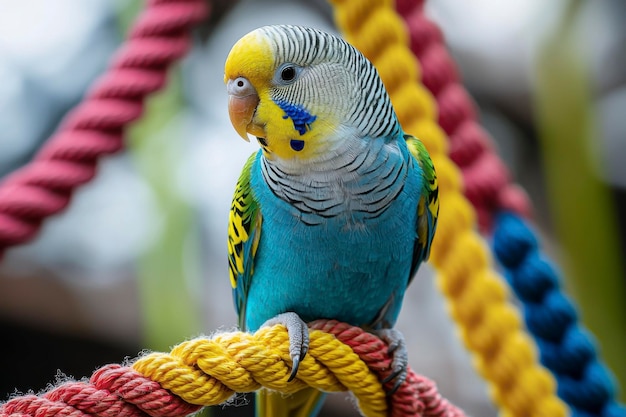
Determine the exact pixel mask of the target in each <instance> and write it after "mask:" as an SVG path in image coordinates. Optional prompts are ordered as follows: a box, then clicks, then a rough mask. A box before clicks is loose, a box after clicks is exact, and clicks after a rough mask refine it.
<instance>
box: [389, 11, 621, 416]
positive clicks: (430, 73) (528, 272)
mask: <svg viewBox="0 0 626 417" xmlns="http://www.w3.org/2000/svg"><path fill="white" fill-rule="evenodd" d="M421 6H422V5H421V4H415V3H414V2H410V1H406V0H402V1H398V2H397V4H396V7H397V9H398V11H399V12H400V13H402V14H403V17H404V19H405V23H406V25H407V27H408V29H409V32H410V39H411V49H412V51H413V52H414V54H415V56H416V57H417V58H418V59H419V61H420V64H421V65H422V71H423V72H422V77H423V82H424V85H425V86H426V87H427V88H428V89H429V90H430V91H431V92H432V93H433V94H434V95H435V96H436V98H437V102H438V104H439V107H440V112H441V113H440V116H439V121H440V123H441V124H442V126H444V129H445V130H446V131H447V132H449V133H450V143H451V145H450V146H451V149H450V157H451V158H452V159H453V160H454V161H455V162H456V163H457V165H459V166H460V167H461V171H462V172H463V174H464V175H463V176H464V179H465V182H466V186H467V189H466V195H467V196H468V197H469V199H470V201H472V202H473V203H474V206H475V207H476V209H477V210H478V212H479V213H481V212H482V213H483V219H484V221H483V223H485V224H491V221H492V216H494V215H495V214H496V213H497V212H498V211H500V210H504V211H507V210H508V209H512V208H513V205H514V204H517V205H518V206H519V207H520V209H519V210H514V211H515V212H508V213H507V214H503V215H501V216H497V217H496V221H495V222H494V224H493V226H494V229H493V233H494V240H493V250H494V253H495V254H496V258H497V259H498V261H499V262H500V263H501V264H502V265H503V266H504V268H505V269H506V276H507V279H508V280H509V282H510V284H511V286H512V287H513V289H514V291H515V293H516V295H517V297H518V299H519V300H520V301H522V303H523V304H524V311H525V315H524V317H525V322H526V325H527V327H528V329H529V331H530V333H531V334H532V335H533V337H534V338H535V340H536V342H537V344H538V346H539V349H540V356H541V362H542V363H543V364H544V365H545V366H546V367H547V368H548V369H549V370H550V371H552V372H553V374H554V375H555V376H556V377H557V382H558V394H559V396H560V397H561V398H562V399H563V400H564V401H566V402H567V403H568V404H569V405H570V407H571V408H572V412H573V413H574V415H595V416H617V415H622V416H624V415H626V410H625V409H624V408H623V406H621V405H619V404H617V403H616V400H615V396H616V391H617V387H616V386H615V385H614V384H615V382H614V380H613V379H612V377H611V375H610V371H609V370H608V369H606V367H605V366H604V365H603V364H602V363H601V361H600V360H599V359H598V355H597V352H596V349H595V346H594V342H593V341H592V339H591V336H590V335H588V333H587V331H586V330H585V329H584V328H583V327H582V326H581V325H580V324H579V323H578V317H577V313H576V309H575V306H574V305H573V304H572V302H571V301H570V300H569V299H567V298H566V297H565V295H563V294H562V292H561V289H560V278H559V277H558V271H556V270H555V268H554V267H553V266H552V265H551V262H550V261H549V259H548V257H547V256H546V255H545V254H543V253H541V248H540V247H539V245H538V238H537V237H536V235H535V234H534V233H533V231H532V230H531V229H530V228H529V227H528V226H527V225H526V224H525V222H524V220H523V219H522V218H521V216H520V214H525V213H528V212H529V211H530V210H529V209H527V208H528V205H529V202H528V200H527V199H526V198H525V196H524V194H519V195H516V191H515V189H516V188H517V186H516V185H512V184H510V183H509V182H508V181H507V178H508V173H506V172H500V173H499V170H500V168H498V167H499V166H503V164H502V163H492V162H494V161H495V159H496V158H497V155H496V153H495V151H494V149H493V147H492V145H491V140H490V139H489V138H488V136H487V134H486V133H485V132H484V130H482V129H480V127H479V126H478V122H477V121H476V117H475V113H476V111H475V108H474V105H473V103H472V102H471V100H470V99H469V96H468V95H467V93H466V92H465V91H463V87H462V85H461V83H460V81H459V76H458V72H457V69H456V67H455V64H454V61H453V60H452V58H451V57H450V55H449V53H448V52H447V49H446V47H445V43H444V39H443V36H442V33H441V31H440V30H439V28H438V27H437V25H436V24H435V23H434V22H432V21H430V20H429V19H428V18H427V17H426V16H425V15H424V12H423V10H422V7H421ZM459 115H462V116H464V117H458V116H459ZM468 132H469V133H468ZM485 161H486V162H485ZM481 172H482V175H481V174H480V173H481ZM475 174H477V175H475ZM498 177H500V178H499V179H498ZM472 188H474V189H475V190H474V191H472ZM476 190H478V191H476ZM481 190H482V191H481ZM479 191H480V192H479ZM481 192H483V193H484V194H485V195H486V196H485V197H480V194H481ZM473 196H474V197H473ZM476 196H479V197H476ZM486 201H487V202H490V203H485V202H486ZM507 201H508V202H507ZM515 201H517V203H515ZM477 203H478V204H477ZM479 218H480V214H479ZM581 413H582V414H581ZM584 413H590V414H584ZM620 413H621V414H620Z"/></svg>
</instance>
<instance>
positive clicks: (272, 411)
mask: <svg viewBox="0 0 626 417" xmlns="http://www.w3.org/2000/svg"><path fill="white" fill-rule="evenodd" d="M325 398H326V394H324V393H323V392H321V391H318V390H316V389H314V388H305V389H303V390H301V391H298V392H296V393H294V394H291V395H288V396H287V395H285V394H281V393H279V392H272V391H268V390H266V389H261V390H260V391H258V392H257V393H256V417H315V416H317V414H318V413H319V411H320V409H321V408H322V404H323V403H324V399H325Z"/></svg>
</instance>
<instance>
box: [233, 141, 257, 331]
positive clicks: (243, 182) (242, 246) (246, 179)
mask: <svg viewBox="0 0 626 417" xmlns="http://www.w3.org/2000/svg"><path fill="white" fill-rule="evenodd" d="M255 159H256V153H255V154H253V155H252V156H250V158H248V161H247V162H246V164H245V165H244V167H243V170H242V172H241V175H240V176H239V180H238V181H237V186H236V187H235V195H234V196H233V201H232V204H231V206H230V215H229V219H228V269H229V275H230V284H231V285H232V287H233V298H234V301H235V307H236V308H237V314H238V315H239V324H240V326H241V325H242V324H243V323H244V322H245V299H246V296H247V293H248V287H249V285H250V280H251V279H252V273H253V260H254V255H255V254H256V250H257V248H258V245H259V239H260V237H261V223H262V219H261V213H260V211H259V204H258V202H257V201H256V199H255V198H254V195H253V194H252V186H251V184H250V178H251V172H252V166H253V164H254V161H255Z"/></svg>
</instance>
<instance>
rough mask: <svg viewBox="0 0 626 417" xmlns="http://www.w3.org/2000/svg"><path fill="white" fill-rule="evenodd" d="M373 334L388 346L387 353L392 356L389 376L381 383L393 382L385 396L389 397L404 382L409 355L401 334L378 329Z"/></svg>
mask: <svg viewBox="0 0 626 417" xmlns="http://www.w3.org/2000/svg"><path fill="white" fill-rule="evenodd" d="M373 333H374V334H376V335H377V336H378V337H379V338H380V339H381V340H382V341H384V342H385V343H387V345H388V346H389V350H388V351H387V353H388V354H389V355H391V356H393V357H392V359H391V374H389V376H387V377H386V378H385V379H383V380H382V381H381V382H382V383H383V385H385V384H386V383H388V382H390V381H394V380H395V382H394V384H393V387H392V388H391V389H390V390H389V391H387V396H391V395H393V394H394V393H395V392H396V391H397V390H398V388H400V385H402V384H403V383H404V381H405V380H406V376H407V372H408V371H407V369H408V366H409V353H408V351H407V348H406V342H405V341H404V336H403V335H402V333H400V331H398V330H396V329H379V330H374V332H373Z"/></svg>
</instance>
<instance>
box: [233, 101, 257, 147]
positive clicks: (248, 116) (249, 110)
mask: <svg viewBox="0 0 626 417" xmlns="http://www.w3.org/2000/svg"><path fill="white" fill-rule="evenodd" d="M257 104H259V96H257V95H256V94H253V95H249V96H246V97H237V96H234V95H231V96H230V97H229V98H228V115H229V116H230V122H231V123H232V124H233V127H234V128H235V130H236V131H237V133H239V136H241V137H242V138H244V139H245V140H246V141H248V142H249V141H250V139H249V138H248V127H249V126H250V124H251V123H252V119H253V117H254V111H255V110H256V106H257Z"/></svg>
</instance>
